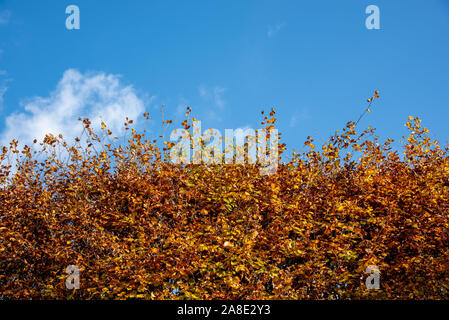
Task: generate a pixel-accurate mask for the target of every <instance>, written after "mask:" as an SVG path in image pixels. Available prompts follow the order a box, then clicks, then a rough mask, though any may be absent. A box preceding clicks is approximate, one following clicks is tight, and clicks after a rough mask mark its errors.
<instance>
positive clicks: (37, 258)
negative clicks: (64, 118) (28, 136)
mask: <svg viewBox="0 0 449 320" xmlns="http://www.w3.org/2000/svg"><path fill="white" fill-rule="evenodd" d="M273 114H274V111H273V112H272V113H271V118H270V119H267V117H266V118H265V119H264V123H265V124H270V125H273V124H274V122H275V119H274V117H273ZM145 117H146V118H148V114H145ZM273 119H274V120H273ZM165 123H166V124H167V123H170V122H169V121H165ZM83 124H84V131H83V134H82V135H81V136H80V137H79V139H76V142H75V143H74V144H73V145H70V144H68V142H67V141H65V140H64V138H63V137H62V136H60V137H55V136H52V135H47V136H46V138H45V140H44V141H43V142H42V143H40V144H39V143H36V142H35V145H36V147H38V148H35V147H33V148H31V147H28V146H24V147H21V148H20V150H19V147H18V142H17V141H13V142H12V143H11V144H10V146H9V147H4V148H3V151H2V152H0V159H1V169H0V203H1V206H0V296H2V297H3V298H4V299H29V298H32V299H129V298H138V299H139V298H141V299H409V298H413V299H448V298H449V157H448V151H449V146H440V145H439V144H438V142H436V141H432V139H430V138H429V135H428V131H427V129H425V128H423V127H422V126H421V124H420V120H419V119H418V118H410V119H409V121H407V123H406V125H407V127H408V129H409V136H408V137H405V141H404V142H403V144H402V148H403V149H401V150H395V149H393V148H392V147H391V144H392V140H390V139H388V140H386V141H384V142H381V141H380V140H379V139H378V137H377V136H376V135H375V132H374V129H372V128H368V129H366V130H364V131H362V132H359V133H358V132H356V126H355V123H353V122H349V123H348V124H347V125H346V127H345V128H344V129H343V130H342V131H341V132H337V133H336V134H335V135H334V136H332V137H331V138H330V139H329V141H328V142H326V143H324V144H323V145H322V146H320V148H318V147H315V145H314V141H313V140H312V139H311V138H310V139H308V140H307V141H306V142H305V149H306V150H305V151H303V152H301V153H294V152H293V153H292V154H291V156H290V157H289V159H290V160H288V161H287V162H286V161H280V163H279V167H278V169H277V171H276V173H275V174H273V175H267V176H261V175H260V174H259V170H258V165H252V164H251V165H250V164H245V165H237V164H235V165H230V164H222V165H221V164H217V165H192V164H190V165H174V164H172V163H170V162H169V161H167V158H166V155H167V151H168V150H169V149H170V147H171V144H170V143H167V144H165V147H164V148H163V149H162V148H158V142H157V141H156V140H149V138H147V137H146V134H145V133H142V134H139V133H138V132H137V131H136V129H134V128H133V127H132V121H131V120H128V121H127V122H126V123H125V128H126V129H127V131H126V132H128V134H127V135H126V139H124V140H123V142H122V141H121V139H114V138H113V136H112V132H110V131H109V130H108V129H107V127H106V126H105V125H103V126H102V128H101V130H98V132H95V130H93V129H92V127H91V123H90V122H89V120H88V119H84V120H83ZM183 124H184V125H185V126H188V121H186V122H184V123H183ZM281 146H282V148H280V150H281V151H283V150H284V149H285V146H284V145H281ZM284 156H285V155H284ZM16 163H17V169H14V166H15V164H16ZM68 265H76V266H79V268H80V269H81V274H80V280H81V281H80V283H81V288H80V289H79V290H68V289H67V288H66V286H65V279H66V277H67V276H68V275H67V274H66V273H65V268H66V267H67V266H68ZM368 265H377V266H378V267H379V269H380V272H381V289H380V290H368V289H367V288H366V286H365V279H366V277H367V274H365V269H366V267H367V266H368Z"/></svg>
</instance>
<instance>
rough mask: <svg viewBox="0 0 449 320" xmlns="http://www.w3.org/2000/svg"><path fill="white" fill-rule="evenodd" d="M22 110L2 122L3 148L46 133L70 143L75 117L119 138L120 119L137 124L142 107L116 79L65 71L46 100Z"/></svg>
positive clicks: (76, 129) (75, 132) (76, 130)
mask: <svg viewBox="0 0 449 320" xmlns="http://www.w3.org/2000/svg"><path fill="white" fill-rule="evenodd" d="M24 109H25V112H20V113H13V114H10V115H9V116H8V117H7V118H6V121H5V122H6V123H5V129H4V131H3V133H2V134H1V139H0V143H1V144H3V145H7V144H9V142H10V141H11V140H12V139H16V140H18V141H19V142H20V143H29V142H30V141H32V140H33V139H35V138H36V139H38V140H41V139H43V138H44V137H45V135H46V134H48V133H52V134H54V135H58V134H60V133H61V134H62V135H64V137H65V138H68V139H73V138H75V137H77V136H79V135H80V134H81V131H82V124H81V123H80V122H79V121H78V118H79V117H81V118H83V117H88V118H89V119H90V120H91V122H92V127H94V128H99V126H100V124H101V122H102V121H104V122H105V123H106V125H107V126H108V128H109V129H111V131H113V132H114V133H115V134H121V133H122V132H123V122H124V119H125V118H126V117H129V118H130V119H133V120H137V119H138V117H139V116H140V115H141V114H142V113H143V112H144V110H145V107H144V101H143V100H142V99H140V98H139V97H138V96H137V94H136V92H135V90H134V88H133V87H132V86H125V85H123V84H122V83H121V82H120V77H119V76H118V75H112V74H105V73H96V74H82V73H80V72H79V71H77V70H74V69H69V70H67V71H65V72H64V75H63V77H62V79H61V80H60V81H59V83H58V85H57V87H56V89H55V90H54V91H53V92H52V93H51V94H50V95H49V96H48V97H35V98H32V99H31V100H29V101H28V102H27V103H26V104H25V106H24Z"/></svg>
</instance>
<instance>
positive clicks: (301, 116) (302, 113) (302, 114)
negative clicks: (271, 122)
mask: <svg viewBox="0 0 449 320" xmlns="http://www.w3.org/2000/svg"><path fill="white" fill-rule="evenodd" d="M309 119H310V113H309V109H308V108H306V107H304V108H301V109H300V110H298V109H296V110H295V112H294V113H293V115H292V117H291V118H290V123H289V125H290V127H292V128H293V127H296V124H297V122H298V120H300V121H306V120H309Z"/></svg>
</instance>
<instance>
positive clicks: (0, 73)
mask: <svg viewBox="0 0 449 320" xmlns="http://www.w3.org/2000/svg"><path fill="white" fill-rule="evenodd" d="M7 74H8V73H7V72H6V71H5V70H0V110H2V108H3V99H4V96H5V93H6V90H8V87H7V86H6V83H7V82H8V80H9V79H6V78H4V77H5V76H7Z"/></svg>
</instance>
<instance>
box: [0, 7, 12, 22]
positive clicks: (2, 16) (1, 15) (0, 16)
mask: <svg viewBox="0 0 449 320" xmlns="http://www.w3.org/2000/svg"><path fill="white" fill-rule="evenodd" d="M10 19H11V11H9V10H3V11H0V24H8V23H9V21H10Z"/></svg>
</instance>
